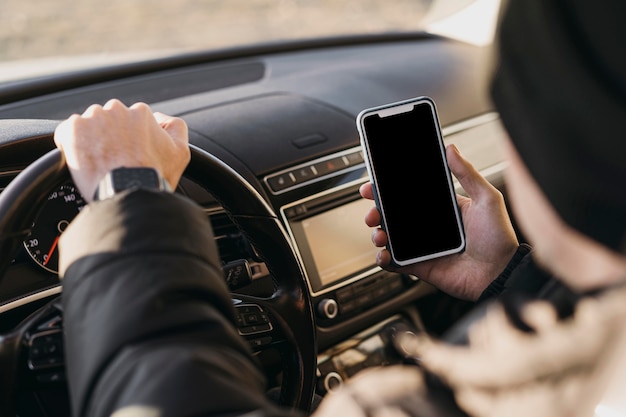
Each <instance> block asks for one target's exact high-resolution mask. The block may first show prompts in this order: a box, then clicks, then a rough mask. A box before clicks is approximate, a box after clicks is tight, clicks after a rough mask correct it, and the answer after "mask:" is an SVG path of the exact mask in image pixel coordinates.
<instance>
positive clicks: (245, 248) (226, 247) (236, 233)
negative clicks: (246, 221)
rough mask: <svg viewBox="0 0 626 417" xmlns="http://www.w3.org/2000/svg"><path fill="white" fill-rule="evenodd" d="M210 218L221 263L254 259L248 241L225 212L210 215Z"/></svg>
mask: <svg viewBox="0 0 626 417" xmlns="http://www.w3.org/2000/svg"><path fill="white" fill-rule="evenodd" d="M210 218H211V225H212V226H213V233H214V235H215V241H216V242H217V247H218V250H219V253H220V257H221V259H222V262H223V263H228V262H232V261H236V260H239V259H247V260H250V259H255V258H256V256H255V254H254V250H253V249H252V246H251V245H250V243H249V242H248V240H247V239H246V238H245V236H244V235H243V234H242V233H241V231H240V230H239V229H238V228H237V226H235V224H234V223H233V222H232V221H231V220H230V218H229V217H228V215H227V214H226V213H225V212H219V213H211V215H210Z"/></svg>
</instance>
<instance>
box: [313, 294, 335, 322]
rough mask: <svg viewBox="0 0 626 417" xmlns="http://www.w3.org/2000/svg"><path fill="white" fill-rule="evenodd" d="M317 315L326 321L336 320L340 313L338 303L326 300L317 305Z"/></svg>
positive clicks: (329, 299) (330, 299)
mask: <svg viewBox="0 0 626 417" xmlns="http://www.w3.org/2000/svg"><path fill="white" fill-rule="evenodd" d="M317 313H318V314H319V315H320V316H321V317H322V318H324V319H334V318H335V317H337V313H339V307H338V306H337V302H336V301H335V300H333V299H332V298H324V299H323V300H322V301H320V303H319V304H318V305H317Z"/></svg>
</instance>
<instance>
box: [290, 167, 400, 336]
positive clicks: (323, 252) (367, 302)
mask: <svg viewBox="0 0 626 417" xmlns="http://www.w3.org/2000/svg"><path fill="white" fill-rule="evenodd" d="M364 180H365V179H363V178H362V179H360V180H359V181H355V182H352V183H350V184H346V185H344V186H341V187H337V188H334V189H331V190H328V191H326V192H323V193H319V194H316V195H312V196H309V197H307V198H304V199H301V200H298V201H295V202H293V203H290V204H288V205H285V206H283V207H282V208H281V210H280V212H281V215H282V217H283V220H284V222H285V224H286V225H287V229H288V232H289V234H290V236H291V238H292V240H293V241H294V242H295V245H296V253H297V255H298V256H299V258H300V260H301V262H302V264H303V266H304V270H305V276H306V279H307V283H308V286H309V291H310V294H311V297H312V299H313V302H314V304H315V305H316V309H317V314H318V319H320V323H322V324H324V323H327V324H331V323H332V322H336V321H338V320H341V319H344V318H348V317H350V316H352V315H354V314H357V313H358V312H359V311H362V310H363V309H365V308H368V307H370V306H373V305H375V304H378V303H379V302H380V301H382V300H384V299H385V298H389V297H391V296H393V295H395V294H397V293H398V292H400V291H402V289H403V288H404V287H405V284H404V277H403V276H402V275H400V274H397V273H392V272H387V271H384V270H382V269H381V268H380V267H379V266H377V265H376V254H377V252H378V250H379V249H378V248H377V247H375V246H374V244H373V243H372V241H371V232H372V229H370V228H368V227H367V225H366V224H365V221H364V218H365V214H366V213H367V211H368V210H369V209H370V208H371V207H372V204H373V203H372V202H371V201H369V200H366V199H363V198H362V197H361V196H360V194H359V192H358V189H359V186H360V185H361V184H362V183H363V181H364Z"/></svg>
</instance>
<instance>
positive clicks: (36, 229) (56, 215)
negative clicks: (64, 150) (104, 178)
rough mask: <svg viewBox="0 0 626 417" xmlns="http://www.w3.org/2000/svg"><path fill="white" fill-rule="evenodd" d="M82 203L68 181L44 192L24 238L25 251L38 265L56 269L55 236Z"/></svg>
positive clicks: (58, 235) (57, 260) (77, 211)
mask: <svg viewBox="0 0 626 417" xmlns="http://www.w3.org/2000/svg"><path fill="white" fill-rule="evenodd" d="M85 205H86V202H85V200H84V199H83V197H82V195H81V194H80V192H79V191H78V189H77V188H76V187H75V186H74V185H73V184H69V183H68V184H65V185H62V186H60V187H59V188H58V189H57V190H56V191H54V192H53V193H51V194H50V195H49V196H48V200H47V201H46V202H45V203H44V205H43V207H42V208H41V211H40V212H39V215H38V216H37V218H36V219H35V222H34V223H33V227H32V231H31V233H30V235H29V236H28V238H27V239H26V240H25V241H24V247H25V248H26V251H27V252H28V254H29V255H30V256H31V258H33V260H34V261H35V262H36V263H37V264H38V265H39V266H41V267H42V268H44V269H46V270H48V271H50V272H54V273H58V272H59V251H58V248H57V245H58V243H59V237H61V233H63V232H64V231H65V229H66V228H67V226H69V224H70V222H71V221H72V220H73V219H74V217H76V215H77V214H78V213H79V212H80V210H81V209H82V208H83V207H84V206H85Z"/></svg>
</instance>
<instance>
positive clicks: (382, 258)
mask: <svg viewBox="0 0 626 417" xmlns="http://www.w3.org/2000/svg"><path fill="white" fill-rule="evenodd" d="M390 264H391V253H389V251H388V250H387V249H383V250H381V251H379V252H378V253H377V254H376V265H378V266H380V267H381V268H385V269H387V270H388V271H392V269H390V268H389V265H390Z"/></svg>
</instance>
